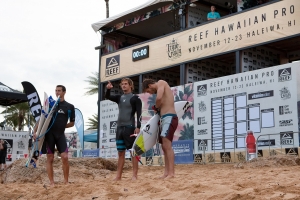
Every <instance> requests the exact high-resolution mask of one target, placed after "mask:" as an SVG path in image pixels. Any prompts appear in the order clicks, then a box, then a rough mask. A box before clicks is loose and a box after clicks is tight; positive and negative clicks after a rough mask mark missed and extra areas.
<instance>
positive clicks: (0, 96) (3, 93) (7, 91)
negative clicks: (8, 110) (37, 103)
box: [0, 82, 28, 106]
mask: <svg viewBox="0 0 300 200" xmlns="http://www.w3.org/2000/svg"><path fill="white" fill-rule="evenodd" d="M27 101H28V100H27V97H26V94H24V93H22V92H19V91H17V90H14V89H12V88H10V87H8V86H6V85H4V84H3V83H1V82H0V105H1V106H11V105H14V104H18V103H22V102H27Z"/></svg>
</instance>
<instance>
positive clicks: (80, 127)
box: [75, 108, 84, 149]
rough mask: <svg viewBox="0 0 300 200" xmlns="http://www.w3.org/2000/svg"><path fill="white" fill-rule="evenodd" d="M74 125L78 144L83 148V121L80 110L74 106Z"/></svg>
mask: <svg viewBox="0 0 300 200" xmlns="http://www.w3.org/2000/svg"><path fill="white" fill-rule="evenodd" d="M75 127H76V130H77V133H78V136H79V140H80V145H81V147H82V148H83V149H84V144H83V142H84V141H83V135H84V121H83V116H82V113H81V111H80V110H79V109H78V108H75Z"/></svg>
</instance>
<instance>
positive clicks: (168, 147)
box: [162, 137, 175, 178]
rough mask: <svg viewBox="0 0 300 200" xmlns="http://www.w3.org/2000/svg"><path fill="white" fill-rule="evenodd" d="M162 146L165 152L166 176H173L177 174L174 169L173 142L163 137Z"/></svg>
mask: <svg viewBox="0 0 300 200" xmlns="http://www.w3.org/2000/svg"><path fill="white" fill-rule="evenodd" d="M162 141H163V142H162V146H163V149H164V154H165V174H164V175H167V176H166V177H165V178H173V177H174V176H175V171H174V151H173V149H172V142H171V141H170V140H169V139H168V138H165V137H163V138H162Z"/></svg>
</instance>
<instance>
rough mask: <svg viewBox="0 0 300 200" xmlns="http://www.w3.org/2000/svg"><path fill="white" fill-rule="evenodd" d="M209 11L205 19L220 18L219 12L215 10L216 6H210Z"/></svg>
mask: <svg viewBox="0 0 300 200" xmlns="http://www.w3.org/2000/svg"><path fill="white" fill-rule="evenodd" d="M210 10H211V12H209V13H208V14H207V20H213V19H219V18H221V16H220V14H219V13H218V12H216V7H215V6H211V7H210Z"/></svg>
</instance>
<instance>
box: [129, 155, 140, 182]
mask: <svg viewBox="0 0 300 200" xmlns="http://www.w3.org/2000/svg"><path fill="white" fill-rule="evenodd" d="M131 160H132V170H133V171H132V180H137V173H138V168H139V161H138V157H136V156H134V157H132V158H131Z"/></svg>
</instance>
